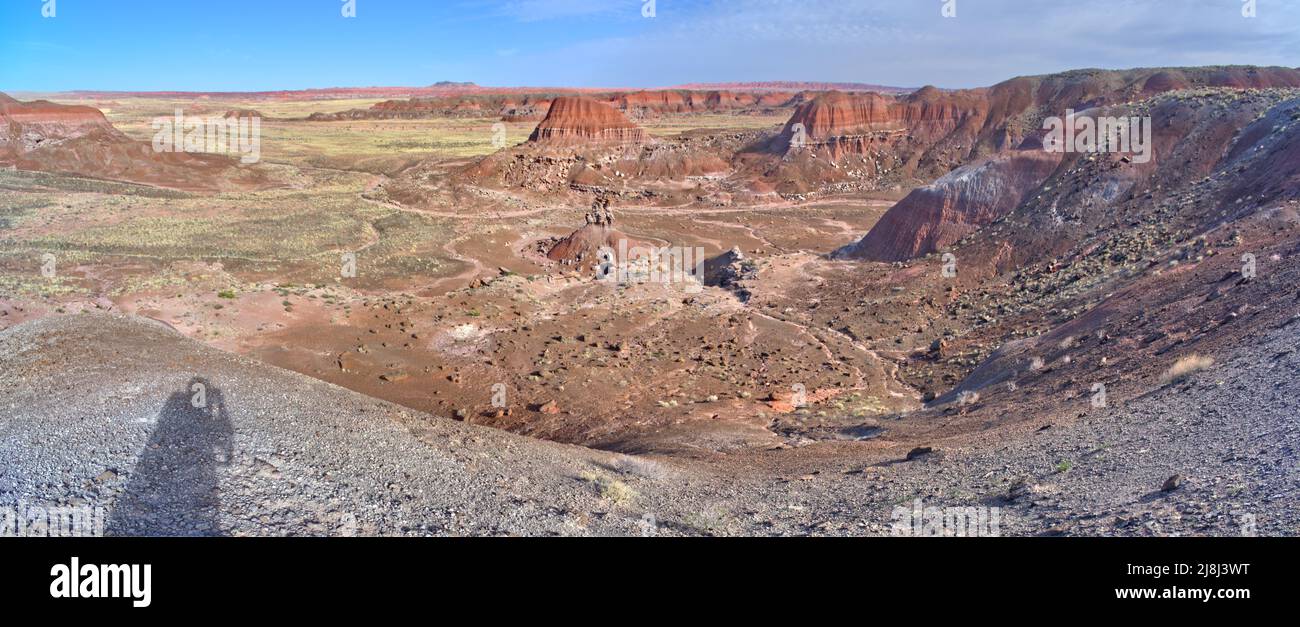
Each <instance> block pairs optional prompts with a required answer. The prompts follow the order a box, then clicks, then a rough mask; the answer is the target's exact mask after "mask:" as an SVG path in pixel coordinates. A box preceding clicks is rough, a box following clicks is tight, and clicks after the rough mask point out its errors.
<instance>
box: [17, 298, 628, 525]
mask: <svg viewBox="0 0 1300 627" xmlns="http://www.w3.org/2000/svg"><path fill="white" fill-rule="evenodd" d="M195 383H201V384H203V385H205V396H206V398H205V399H204V401H205V402H206V405H207V407H206V408H195V407H193V403H192V400H193V397H194V392H193V391H192V389H193V385H194V384H195ZM620 458H621V456H617V455H612V454H608V453H600V452H596V451H590V450H587V449H582V448H578V447H572V446H564V445H558V444H553V443H549V442H543V441H539V440H531V439H527V438H523V437H519V436H514V435H510V434H507V433H504V432H500V431H495V430H491V429H487V428H480V427H474V426H472V425H464V424H460V423H455V422H451V421H447V420H438V419H434V418H430V417H428V416H424V415H421V414H417V413H415V412H412V411H410V410H407V409H404V408H401V407H398V406H396V405H392V404H390V403H386V402H381V401H377V400H374V399H370V398H367V397H364V396H361V395H358V394H355V393H353V392H350V391H347V390H344V389H342V388H338V387H335V386H332V385H330V384H327V383H323V382H320V381H317V380H314V379H311V378H308V377H305V376H302V375H298V374H295V373H291V372H288V371H284V370H280V369H277V368H274V367H270V366H266V365H263V364H259V363H256V362H253V361H250V360H247V359H243V358H240V357H237V356H234V355H230V354H226V353H222V352H220V351H217V350H213V349H209V348H207V347H204V346H202V345H201V344H198V343H196V342H192V341H190V340H187V339H185V338H183V337H182V336H180V335H179V334H177V333H175V332H173V331H171V330H170V329H167V328H165V327H164V326H162V325H158V324H155V323H152V322H149V321H145V320H142V319H131V318H120V317H111V316H107V315H97V314H84V315H72V316H59V317H53V318H45V319H41V320H38V321H34V322H31V323H27V324H24V325H21V326H19V327H15V328H13V329H10V330H7V331H5V332H3V333H0V460H3V465H2V466H0V506H5V505H13V504H14V503H16V502H23V503H25V504H27V505H29V506H36V505H40V506H57V505H92V506H102V507H105V508H106V509H107V510H108V511H109V515H108V519H109V520H108V524H107V533H108V534H110V535H112V534H132V535H140V534H144V535H218V534H231V535H296V534H311V535H350V534H352V533H356V534H358V535H389V534H528V535H548V534H564V535H582V534H630V533H636V532H637V531H638V530H639V526H638V523H639V521H640V518H641V516H640V513H638V512H620V513H610V512H611V510H612V509H613V508H611V507H610V504H609V498H608V496H607V495H606V496H602V494H603V491H602V489H601V484H600V483H599V480H598V479H594V478H593V477H599V476H600V474H601V473H602V472H604V471H603V468H604V467H609V466H612V465H617V464H619V463H620V462H619V459H620ZM593 512H602V513H605V515H603V516H602V515H594V514H593Z"/></svg>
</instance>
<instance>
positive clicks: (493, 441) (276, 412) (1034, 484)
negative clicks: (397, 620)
mask: <svg viewBox="0 0 1300 627" xmlns="http://www.w3.org/2000/svg"><path fill="white" fill-rule="evenodd" d="M1297 339H1300V323H1297V322H1296V321H1295V319H1292V321H1291V322H1289V323H1286V324H1283V325H1281V326H1280V327H1278V328H1275V329H1273V330H1271V331H1270V332H1268V333H1267V334H1265V335H1263V336H1261V337H1257V338H1254V340H1253V341H1252V342H1251V343H1249V344H1248V345H1243V346H1241V347H1240V348H1239V349H1238V350H1236V351H1235V352H1233V353H1232V354H1231V355H1229V356H1227V357H1226V358H1224V359H1222V360H1220V362H1219V363H1217V364H1216V365H1214V366H1212V367H1210V368H1208V369H1206V370H1202V371H1200V372H1198V373H1196V374H1193V375H1191V376H1190V377H1188V378H1187V379H1186V380H1185V381H1182V382H1179V383H1173V384H1170V385H1168V386H1166V387H1163V388H1161V389H1159V390H1157V391H1155V392H1152V393H1150V394H1148V395H1146V396H1144V397H1142V398H1139V399H1136V400H1133V401H1131V402H1128V403H1126V404H1124V405H1122V406H1113V407H1110V408H1108V409H1106V410H1105V411H1100V412H1095V413H1093V414H1090V415H1089V417H1087V418H1086V419H1080V420H1077V421H1074V422H1072V423H1070V424H1067V425H1064V426H1059V427H1058V426H1048V425H1044V426H1042V427H1039V428H1037V429H1032V430H1031V429H1025V430H1024V431H1023V432H1018V433H1008V432H1006V431H1001V432H991V433H987V434H984V435H977V436H974V437H972V438H970V439H969V440H966V441H953V442H951V443H946V444H944V445H941V446H936V447H934V448H935V450H933V451H930V452H924V451H920V450H913V451H911V452H910V454H909V451H905V450H901V449H899V448H897V446H883V445H879V444H876V443H872V442H871V441H865V442H823V443H817V444H810V445H807V446H796V447H778V448H775V449H773V450H766V451H743V452H739V453H736V454H734V455H728V456H722V457H714V458H710V459H708V460H702V461H687V460H683V459H668V458H654V459H651V458H642V457H634V456H628V455H619V454H613V453H607V452H602V451H597V450H592V449H586V448H581V447H576V446H568V445H562V444H556V443H551V442H545V441H540V440H535V439H531V438H527V437H522V436H517V435H512V434H508V433H505V432H501V431H496V430H493V429H488V428H483V427H477V426H474V425H468V424H463V423H457V422H453V421H450V420H446V419H440V418H434V417H430V416H427V415H423V414H419V413H417V412H414V411H412V410H409V409H406V408H402V407H399V406H396V405H393V404H390V403H387V402H383V401H378V400H375V399H371V398H368V397H365V396H362V395H359V394H356V393H353V392H349V391H347V390H344V389H342V388H339V387H335V386H333V385H330V384H327V383H324V382H321V381H318V380H315V379H311V378H309V377H305V376H302V375H299V374H295V373H291V372H288V371H284V370H280V369H277V368H275V367H272V366H268V365H264V364H261V363H258V362H255V361H252V360H248V359H245V358H242V357H238V356H234V355H230V354H227V353H223V352H220V351H217V350H215V349H211V348H207V347H205V346H203V345H201V344H199V343H197V342H194V341H191V340H188V339H185V338H184V337H182V336H181V335H179V334H177V333H175V332H173V331H171V330H170V329H168V328H166V327H165V326H163V325H160V324H157V323H154V322H151V321H147V320H143V319H139V318H127V317H115V316H108V315H100V314H79V315H68V316H60V317H52V318H45V319H41V320H37V321H34V322H30V323H26V324H23V325H20V326H17V327H14V328H12V329H9V330H6V331H4V332H3V333H2V334H0V415H3V417H4V419H3V420H0V459H4V460H5V463H4V464H3V466H0V473H2V474H0V504H4V505H6V506H11V505H14V504H17V503H20V502H21V503H24V504H26V505H28V506H34V505H41V506H57V505H89V506H94V507H103V508H105V509H106V511H107V512H108V524H107V530H106V531H107V533H109V534H110V535H115V534H127V535H354V534H355V535H443V534H446V535H462V534H476V535H477V534H515V535H732V534H771V535H798V534H825V535H849V534H855V535H856V534H879V535H888V534H893V533H895V532H896V529H895V523H897V522H899V520H900V518H899V517H900V513H903V515H904V516H906V515H909V514H906V512H909V511H911V510H912V508H913V507H914V506H915V505H916V502H917V499H920V500H921V507H923V508H925V507H960V508H969V507H980V508H990V509H985V510H981V511H983V512H985V513H986V514H989V515H993V516H996V520H997V521H998V526H997V528H996V529H995V530H994V531H996V533H999V534H1003V535H1032V534H1088V535H1174V534H1181V535H1198V534H1212V535H1238V534H1250V533H1259V534H1261V535H1292V534H1296V533H1297V532H1300V524H1298V523H1300V521H1297V511H1296V508H1295V507H1294V504H1295V502H1296V490H1297V485H1298V484H1297V481H1298V480H1300V469H1297V468H1296V465H1295V463H1294V459H1295V451H1296V446H1297V442H1298V441H1300V427H1298V426H1297V424H1296V422H1295V416H1296V415H1297V405H1298V404H1300V401H1298V400H1297V399H1298V397H1297V395H1296V394H1295V389H1296V386H1295V381H1296V378H1295V377H1296V375H1297V373H1300V353H1297V351H1296V344H1297ZM196 385H197V386H201V388H196ZM199 390H201V391H202V394H201V397H198V398H196V394H197V393H198V391H199ZM196 404H197V405H200V406H199V407H196V406H195V405H196ZM1009 409H1011V408H1009ZM1021 410H1023V408H1022V409H1021ZM909 457H910V459H908V458H909ZM991 508H998V509H997V510H993V509H991ZM909 528H910V527H909Z"/></svg>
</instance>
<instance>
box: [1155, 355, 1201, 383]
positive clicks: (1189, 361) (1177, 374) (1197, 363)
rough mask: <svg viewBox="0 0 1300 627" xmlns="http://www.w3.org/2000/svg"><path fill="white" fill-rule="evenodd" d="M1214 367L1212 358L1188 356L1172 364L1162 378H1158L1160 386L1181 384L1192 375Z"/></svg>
mask: <svg viewBox="0 0 1300 627" xmlns="http://www.w3.org/2000/svg"><path fill="white" fill-rule="evenodd" d="M1213 365H1214V358H1212V357H1205V356H1203V355H1188V356H1186V357H1183V358H1181V359H1179V360H1178V361H1176V362H1174V365H1173V366H1170V368H1169V370H1167V371H1165V374H1164V376H1162V377H1160V383H1161V384H1162V385H1169V384H1171V383H1181V382H1183V381H1185V380H1187V377H1190V376H1191V375H1192V374H1193V373H1197V372H1200V371H1202V370H1205V369H1206V368H1209V367H1210V366H1213Z"/></svg>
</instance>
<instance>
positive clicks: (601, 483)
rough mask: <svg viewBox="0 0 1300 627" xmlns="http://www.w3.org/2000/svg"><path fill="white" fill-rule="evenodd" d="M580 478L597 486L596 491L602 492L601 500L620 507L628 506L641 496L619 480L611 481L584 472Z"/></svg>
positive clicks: (592, 473) (607, 478) (604, 477)
mask: <svg viewBox="0 0 1300 627" xmlns="http://www.w3.org/2000/svg"><path fill="white" fill-rule="evenodd" d="M580 478H581V479H582V480H583V481H586V482H588V483H591V484H592V485H595V486H596V489H597V490H598V491H599V492H600V498H602V499H605V500H607V501H611V502H613V503H615V504H618V505H626V504H627V503H630V502H631V501H633V500H635V499H636V498H637V496H639V495H638V494H637V493H636V490H633V489H632V488H631V487H630V486H628V485H627V484H626V483H623V482H622V481H619V480H617V479H611V478H609V477H606V476H602V475H599V474H596V473H594V472H590V471H587V472H583V473H582V474H581V475H580Z"/></svg>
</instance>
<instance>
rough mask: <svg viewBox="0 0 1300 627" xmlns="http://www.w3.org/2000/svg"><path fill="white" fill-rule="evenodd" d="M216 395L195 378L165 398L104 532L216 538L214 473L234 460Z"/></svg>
mask: <svg viewBox="0 0 1300 627" xmlns="http://www.w3.org/2000/svg"><path fill="white" fill-rule="evenodd" d="M233 435H234V432H233V429H232V427H231V424H230V416H229V412H228V410H227V408H226V402H225V398H224V396H223V395H222V393H221V390H219V389H217V388H215V387H213V386H212V384H210V383H209V382H208V381H207V380H206V379H203V378H201V377H196V378H194V379H191V380H190V382H189V383H188V384H186V386H185V389H184V390H182V391H179V392H176V393H175V394H172V395H171V397H169V398H168V399H167V403H166V404H165V405H164V406H163V408H162V410H161V411H160V412H159V413H158V421H157V424H156V425H155V426H154V430H153V433H152V434H151V435H150V437H149V442H148V444H146V445H145V447H144V450H143V451H142V452H141V453H140V456H139V458H138V460H137V461H136V466H135V469H134V470H133V471H132V472H131V475H130V479H129V480H128V482H127V486H126V490H125V491H124V492H123V493H122V494H121V495H120V496H118V498H117V501H116V503H114V505H113V508H112V512H111V513H110V514H109V519H108V523H107V526H106V529H105V534H106V535H112V536H218V535H225V533H224V531H223V530H222V528H221V526H220V520H219V519H220V517H219V512H220V508H221V498H220V486H219V482H218V476H217V475H218V470H219V469H220V467H222V466H226V465H229V464H230V462H231V456H232V455H233V452H234V451H233V446H232V440H233Z"/></svg>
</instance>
